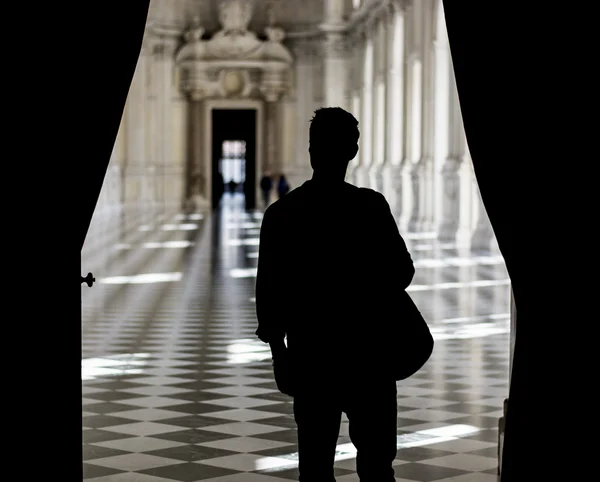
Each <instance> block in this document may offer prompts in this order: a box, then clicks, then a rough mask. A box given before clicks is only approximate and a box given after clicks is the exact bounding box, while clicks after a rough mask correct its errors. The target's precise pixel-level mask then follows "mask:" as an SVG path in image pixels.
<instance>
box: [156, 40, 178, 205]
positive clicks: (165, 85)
mask: <svg viewBox="0 0 600 482" xmlns="http://www.w3.org/2000/svg"><path fill="white" fill-rule="evenodd" d="M176 45H177V44H176V42H175V39H174V38H171V37H167V38H164V39H163V41H162V52H161V55H160V59H159V64H160V67H159V69H160V75H161V76H162V81H161V87H162V93H161V97H160V99H161V114H162V115H161V134H162V135H161V137H162V146H161V147H162V149H161V156H162V166H163V182H164V185H163V192H164V200H165V203H166V204H167V205H169V206H171V207H175V206H176V205H179V204H181V202H182V201H183V200H182V199H181V192H180V189H181V187H180V186H181V182H182V181H183V179H182V175H183V173H182V171H181V167H180V166H175V165H174V159H173V103H172V100H173V93H174V92H173V88H174V82H173V81H174V77H175V56H174V55H175V48H176ZM177 207H179V206H177Z"/></svg>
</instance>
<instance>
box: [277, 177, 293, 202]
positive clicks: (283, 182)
mask: <svg viewBox="0 0 600 482" xmlns="http://www.w3.org/2000/svg"><path fill="white" fill-rule="evenodd" d="M289 191H290V185H289V184H288V182H287V179H286V178H285V176H284V175H283V174H281V175H280V176H279V180H278V181H277V196H278V197H279V199H281V198H282V197H283V196H285V195H286V194H287V193H288V192H289Z"/></svg>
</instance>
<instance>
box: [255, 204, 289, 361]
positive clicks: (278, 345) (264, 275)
mask: <svg viewBox="0 0 600 482" xmlns="http://www.w3.org/2000/svg"><path fill="white" fill-rule="evenodd" d="M276 235H277V227H276V226H275V225H274V224H273V212H272V209H270V208H269V209H267V210H266V211H265V214H264V216H263V221H262V225H261V228H260V245H259V251H258V269H257V275H256V318H257V319H258V329H257V330H256V336H257V337H258V338H259V339H260V340H261V341H263V342H264V343H269V344H270V345H271V351H272V352H273V356H275V355H276V354H279V353H280V352H281V351H282V350H285V343H284V337H285V331H284V330H283V327H282V324H281V319H280V317H281V311H280V310H279V309H278V308H279V302H280V297H279V293H278V290H277V286H280V284H281V281H282V280H281V279H278V276H277V271H276V260H275V258H276V252H275V250H276V248H277V242H276V239H275V237H276Z"/></svg>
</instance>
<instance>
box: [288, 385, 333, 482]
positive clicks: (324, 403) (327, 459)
mask: <svg viewBox="0 0 600 482" xmlns="http://www.w3.org/2000/svg"><path fill="white" fill-rule="evenodd" d="M294 419H295V420H296V424H297V426H298V470H299V472H300V477H299V481H300V482H335V477H334V475H333V463H334V461H335V450H336V447H337V440H338V436H339V433H340V425H341V422H342V409H341V407H340V406H339V405H337V404H336V403H335V402H334V401H333V400H331V398H329V400H328V399H327V397H324V396H323V395H322V394H321V393H319V392H317V393H312V394H305V395H297V396H296V397H294Z"/></svg>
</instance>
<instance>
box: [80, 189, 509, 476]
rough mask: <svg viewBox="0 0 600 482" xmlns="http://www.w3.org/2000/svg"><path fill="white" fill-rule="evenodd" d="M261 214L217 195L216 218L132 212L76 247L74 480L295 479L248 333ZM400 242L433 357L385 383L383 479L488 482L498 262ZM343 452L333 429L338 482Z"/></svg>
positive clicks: (496, 394) (347, 458)
mask: <svg viewBox="0 0 600 482" xmlns="http://www.w3.org/2000/svg"><path fill="white" fill-rule="evenodd" d="M261 217H262V214H261V212H259V211H256V212H252V213H247V212H245V211H244V209H243V198H242V197H235V198H232V197H231V196H230V195H225V197H224V199H223V202H222V205H221V208H220V210H219V211H218V212H217V213H215V214H214V215H210V214H209V213H204V214H192V215H184V214H180V213H178V212H172V213H170V214H167V215H164V216H163V217H162V219H161V218H158V221H157V220H156V219H157V218H156V216H154V215H152V214H150V215H149V216H148V219H144V218H142V217H140V216H139V213H137V214H134V215H133V219H134V221H132V222H129V221H127V220H125V221H124V222H123V223H122V224H119V222H117V221H115V220H114V219H113V220H112V221H113V222H114V224H119V229H122V233H124V234H122V235H114V236H113V235H110V233H107V235H106V236H103V237H102V238H101V239H99V240H98V239H96V238H95V237H94V238H93V239H90V241H89V243H87V244H86V248H85V249H84V251H83V252H82V267H83V270H84V271H85V273H87V272H88V271H91V272H93V273H94V275H95V276H96V278H97V283H96V284H95V285H94V286H93V287H92V288H88V287H87V286H85V285H82V312H83V321H82V331H83V336H82V378H83V393H84V398H83V426H84V433H83V437H84V444H83V453H84V478H85V480H86V481H93V482H173V481H182V482H196V481H207V482H217V481H218V482H285V481H294V480H297V463H296V458H295V451H296V445H295V443H296V437H295V423H294V420H293V417H292V405H291V399H290V398H289V397H287V396H285V395H282V394H280V393H279V392H278V391H277V389H276V386H275V383H274V381H273V375H272V370H271V358H270V351H269V347H268V345H265V344H263V343H262V342H260V341H259V340H258V339H257V338H256V337H255V336H254V331H255V329H256V316H255V311H254V308H255V307H254V300H253V296H254V283H255V269H256V265H257V254H258V237H259V230H260V222H261ZM153 219H154V222H152V220H153ZM107 229H108V228H107ZM110 229H113V227H111V228H110ZM114 229H115V230H116V229H117V227H114ZM402 235H403V236H404V238H405V240H406V242H407V245H408V248H409V251H410V252H411V254H412V257H413V259H414V260H415V267H416V275H415V278H414V281H413V283H412V285H411V286H410V287H409V292H410V294H411V296H412V297H413V299H414V300H415V302H416V303H417V305H418V306H419V307H420V308H421V310H422V312H423V314H424V316H425V318H426V319H427V321H428V322H429V324H430V328H431V330H432V332H433V334H434V337H435V339H436V347H435V351H434V353H433V355H432V358H431V360H430V361H429V362H428V363H427V364H426V366H425V367H424V368H423V369H422V370H421V371H420V372H419V373H417V374H416V375H415V376H414V377H412V378H410V379H409V380H406V381H404V382H399V383H398V387H399V388H398V409H399V412H398V455H397V458H396V466H395V470H396V478H397V481H401V482H409V481H410V482H417V481H418V482H430V481H436V482H451V481H452V482H496V467H497V446H496V445H497V439H498V431H497V426H498V418H499V417H501V416H502V402H503V400H504V398H506V396H507V394H508V363H509V361H508V359H509V335H508V331H509V300H510V292H509V282H508V275H507V272H506V268H505V266H504V262H503V260H502V258H501V256H499V255H473V254H471V253H470V251H469V249H468V247H462V246H457V245H456V244H451V243H447V244H444V243H440V242H439V241H437V240H436V239H435V237H433V235H430V234H429V233H418V232H417V233H406V232H402ZM92 241H93V243H92ZM90 243H91V244H90ZM350 301H351V300H350ZM340 366H341V368H342V369H343V360H340ZM344 420H346V419H344ZM354 457H355V454H354V452H353V446H352V444H350V441H349V438H348V427H347V422H346V421H344V422H343V424H342V429H341V432H340V436H339V442H338V455H337V457H336V464H335V466H336V477H337V481H338V482H358V478H357V476H356V474H355V472H354V467H355V460H354Z"/></svg>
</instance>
